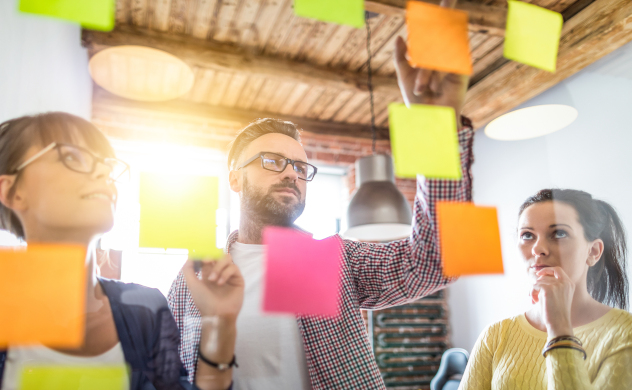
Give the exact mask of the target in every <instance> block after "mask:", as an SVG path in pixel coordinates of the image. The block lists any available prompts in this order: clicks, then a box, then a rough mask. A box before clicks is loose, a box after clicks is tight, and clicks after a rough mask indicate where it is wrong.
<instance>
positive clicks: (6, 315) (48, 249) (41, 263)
mask: <svg viewBox="0 0 632 390" xmlns="http://www.w3.org/2000/svg"><path fill="white" fill-rule="evenodd" d="M85 263H86V252H85V249H84V248H82V247H80V246H74V245H34V244H33V245H29V246H28V248H27V249H24V248H8V249H1V250H0V319H1V320H0V349H2V348H6V347H7V346H17V345H32V344H44V345H47V346H50V347H60V348H77V347H79V346H81V344H82V343H83V338H84V333H85V332H84V329H85V326H84V323H85V311H86V308H85V295H86V292H85V290H86V266H85Z"/></svg>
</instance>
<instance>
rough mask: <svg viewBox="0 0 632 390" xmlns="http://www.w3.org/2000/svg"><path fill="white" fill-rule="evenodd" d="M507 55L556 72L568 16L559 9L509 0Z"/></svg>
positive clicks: (505, 50) (506, 39)
mask: <svg viewBox="0 0 632 390" xmlns="http://www.w3.org/2000/svg"><path fill="white" fill-rule="evenodd" d="M508 7H509V8H508V10H507V27H506V31H505V46H504V56H505V58H508V59H510V60H514V61H518V62H521V63H523V64H527V65H530V66H533V67H536V68H540V69H544V70H548V71H549V72H555V64H556V63H557V51H558V48H559V46H560V37H561V35H562V25H563V24H564V19H563V18H562V15H561V14H560V13H558V12H554V11H551V10H548V9H546V8H542V7H538V6H537V5H534V4H528V3H523V2H521V1H513V0H509V5H508Z"/></svg>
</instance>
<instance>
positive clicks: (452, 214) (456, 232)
mask: <svg viewBox="0 0 632 390" xmlns="http://www.w3.org/2000/svg"><path fill="white" fill-rule="evenodd" d="M436 210H437V221H438V227H439V241H440V242H441V259H442V261H443V273H444V274H445V275H446V276H461V275H475V274H502V273H503V258H502V253H501V247H500V231H499V229H498V215H497V213H496V208H495V207H479V206H474V205H473V204H472V203H457V202H437V205H436Z"/></svg>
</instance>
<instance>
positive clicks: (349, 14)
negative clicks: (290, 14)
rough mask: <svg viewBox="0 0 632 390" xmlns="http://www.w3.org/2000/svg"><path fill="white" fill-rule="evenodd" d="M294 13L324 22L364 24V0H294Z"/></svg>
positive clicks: (360, 25) (354, 25)
mask: <svg viewBox="0 0 632 390" xmlns="http://www.w3.org/2000/svg"><path fill="white" fill-rule="evenodd" d="M294 13H295V14H296V15H297V16H301V17H304V18H310V19H317V20H321V21H323V22H331V23H337V24H346V25H348V26H352V27H358V28H359V27H362V26H364V0H342V1H341V0H294Z"/></svg>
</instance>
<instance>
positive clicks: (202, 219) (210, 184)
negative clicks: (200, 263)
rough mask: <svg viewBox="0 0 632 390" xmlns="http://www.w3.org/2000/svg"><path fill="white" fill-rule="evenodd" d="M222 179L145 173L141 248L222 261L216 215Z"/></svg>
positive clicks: (141, 199)
mask: <svg viewBox="0 0 632 390" xmlns="http://www.w3.org/2000/svg"><path fill="white" fill-rule="evenodd" d="M218 198H219V179H218V178H217V177H212V176H195V175H173V174H161V173H148V172H143V173H141V175H140V237H139V238H140V242H139V245H140V247H143V248H178V249H188V250H189V258H191V259H206V258H212V259H219V258H221V257H222V256H223V251H222V249H219V248H217V246H216V239H215V237H216V236H215V234H216V230H217V222H216V213H217V208H218V204H219V199H218Z"/></svg>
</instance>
